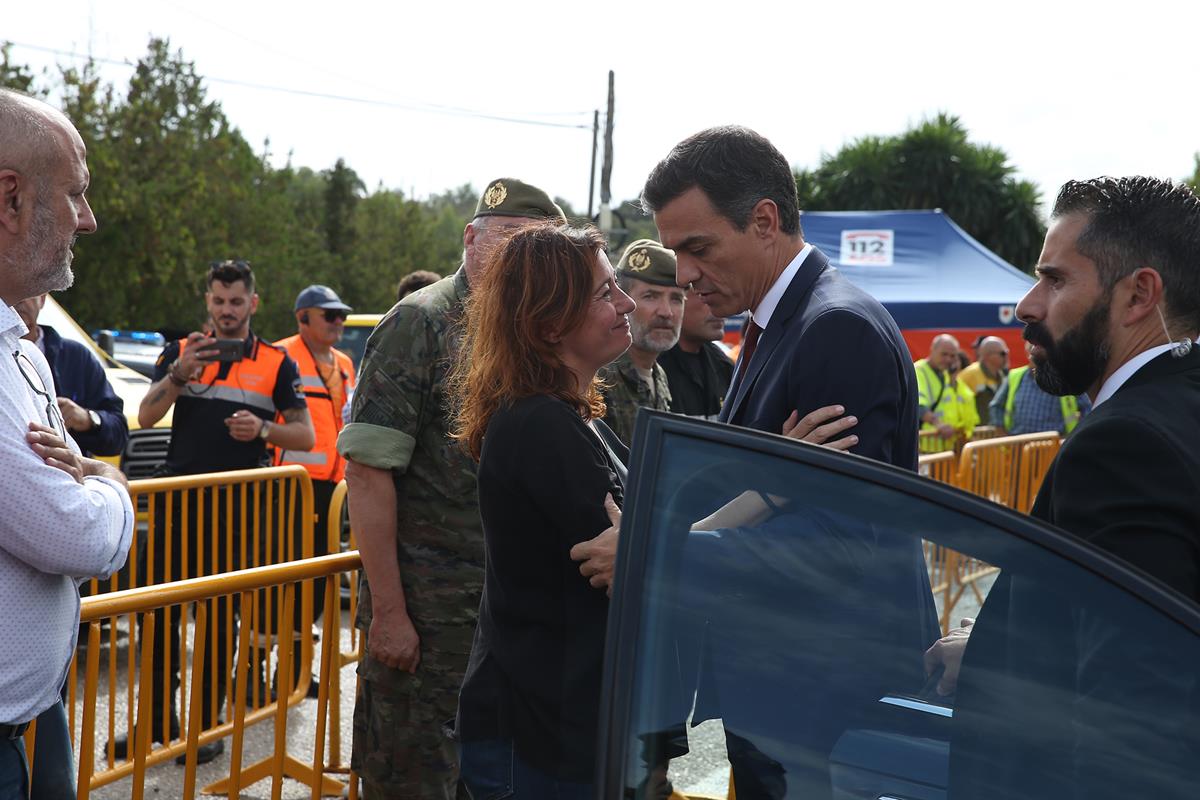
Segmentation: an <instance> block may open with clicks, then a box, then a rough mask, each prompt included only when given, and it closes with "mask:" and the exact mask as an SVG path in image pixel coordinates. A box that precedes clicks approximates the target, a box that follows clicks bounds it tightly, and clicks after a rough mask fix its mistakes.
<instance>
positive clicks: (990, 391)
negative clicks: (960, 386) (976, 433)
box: [958, 336, 1008, 425]
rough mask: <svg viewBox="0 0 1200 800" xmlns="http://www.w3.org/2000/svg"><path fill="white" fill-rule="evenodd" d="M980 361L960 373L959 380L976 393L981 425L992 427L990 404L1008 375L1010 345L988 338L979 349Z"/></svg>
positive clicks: (999, 339) (981, 343) (996, 337)
mask: <svg viewBox="0 0 1200 800" xmlns="http://www.w3.org/2000/svg"><path fill="white" fill-rule="evenodd" d="M977 353H978V355H979V360H978V361H976V362H975V363H974V364H971V365H970V366H968V367H967V368H966V369H964V370H963V371H962V372H960V373H959V375H958V379H959V381H961V382H962V383H965V384H966V385H967V386H969V387H970V388H971V391H972V392H974V393H975V410H976V411H978V412H979V424H981V425H991V424H992V422H991V421H990V420H989V419H988V403H990V402H992V398H993V397H995V396H996V390H997V389H999V388H1000V384H1001V383H1002V382H1003V381H1004V376H1005V375H1007V374H1008V345H1007V344H1006V343H1005V342H1004V340H1003V339H1001V338H1000V337H999V336H987V337H985V338H984V339H983V341H981V342H980V343H979V347H978V349H977Z"/></svg>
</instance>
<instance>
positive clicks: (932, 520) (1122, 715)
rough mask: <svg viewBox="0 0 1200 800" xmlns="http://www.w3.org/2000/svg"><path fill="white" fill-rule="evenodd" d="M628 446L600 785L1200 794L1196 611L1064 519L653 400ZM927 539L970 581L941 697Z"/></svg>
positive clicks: (660, 791)
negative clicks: (676, 411) (958, 644)
mask: <svg viewBox="0 0 1200 800" xmlns="http://www.w3.org/2000/svg"><path fill="white" fill-rule="evenodd" d="M634 443H635V446H634V449H633V453H632V454H631V459H630V486H631V491H630V492H629V493H628V500H627V503H626V507H625V509H624V517H623V520H622V531H621V542H620V553H619V557H618V565H617V575H616V578H615V581H614V592H613V602H612V607H611V611H610V616H609V626H608V638H607V652H606V661H605V673H604V685H603V696H602V710H601V719H602V722H601V738H600V742H601V752H600V753H599V755H598V757H599V760H600V761H599V769H598V771H597V774H598V776H599V785H598V797H602V798H619V797H634V796H638V797H643V796H644V797H653V796H665V793H666V792H667V790H668V789H669V788H671V787H673V788H674V790H675V791H677V792H679V793H681V794H683V795H687V796H717V797H725V796H727V795H726V792H727V790H729V789H730V787H731V785H732V786H733V787H735V788H736V796H737V798H738V800H754V799H755V798H770V799H771V800H778V799H781V798H789V799H791V798H805V800H808V798H820V799H821V800H825V798H834V799H835V800H879V799H880V798H896V800H943V798H946V797H952V798H954V800H959V798H985V797H1022V798H1029V797H1034V798H1036V797H1045V798H1055V799H1056V800H1057V798H1062V797H1088V798H1096V797H1113V798H1118V797H1121V798H1128V797H1156V798H1176V797H1178V798H1182V797H1194V796H1196V794H1197V792H1198V791H1200V788H1198V786H1197V779H1198V778H1200V733H1198V731H1200V725H1197V724H1196V723H1197V710H1198V705H1200V686H1198V685H1197V675H1198V674H1200V637H1198V635H1197V634H1198V632H1200V614H1198V613H1197V606H1196V605H1195V604H1193V603H1192V602H1190V601H1188V600H1186V599H1185V598H1182V597H1180V596H1178V595H1176V594H1174V593H1173V592H1171V591H1170V590H1169V589H1166V588H1165V587H1163V586H1161V585H1159V584H1158V583H1157V582H1156V581H1155V580H1153V579H1152V578H1150V577H1148V576H1146V575H1144V574H1142V573H1140V572H1138V571H1137V570H1135V569H1133V568H1132V567H1129V566H1127V565H1125V564H1123V563H1121V562H1118V561H1116V560H1114V559H1111V558H1109V557H1108V556H1106V555H1105V554H1104V553H1102V552H1100V551H1098V550H1096V549H1094V548H1092V547H1090V546H1088V545H1087V544H1086V543H1084V542H1083V541H1081V540H1080V539H1078V538H1076V537H1073V536H1071V535H1070V534H1067V533H1065V532H1062V531H1059V530H1056V529H1053V528H1051V527H1049V526H1045V525H1041V524H1039V523H1037V522H1035V521H1032V520H1031V519H1029V518H1028V517H1024V516H1021V515H1018V514H1016V513H1013V512H1011V511H1009V510H1007V509H1004V508H1002V507H999V506H996V505H994V504H991V503H987V502H985V501H982V500H980V499H979V498H977V497H975V496H972V495H967V494H965V493H963V492H959V491H957V490H955V489H952V488H949V487H947V486H944V485H942V484H937V483H934V482H932V481H929V480H926V479H922V478H919V477H918V476H916V475H915V474H913V473H911V472H907V471H904V470H899V469H896V468H893V467H890V466H886V465H881V464H878V463H875V462H872V461H868V460H866V459H862V458H857V457H853V456H847V455H844V454H839V453H835V452H833V451H830V450H827V449H824V448H819V447H813V446H809V445H805V444H802V443H798V442H793V441H790V440H786V439H783V438H782V437H778V436H770V435H766V434H761V433H757V432H754V431H749V430H745V429H740V428H735V427H732V426H727V425H719V424H713V423H706V422H702V421H697V420H690V419H684V418H680V417H675V416H671V415H667V414H659V413H652V412H643V413H642V414H641V415H640V416H639V420H638V429H637V432H636V434H635V437H634ZM939 548H941V549H940V550H939ZM937 552H940V553H942V554H945V553H954V554H956V556H955V558H956V559H957V560H956V561H955V562H954V563H957V564H959V565H962V564H970V565H972V567H973V569H974V578H975V581H974V583H973V588H970V589H969V591H966V592H965V593H964V597H965V598H966V600H965V601H964V602H963V603H962V604H961V605H960V606H959V607H958V608H957V609H956V614H955V619H954V620H953V623H952V625H953V626H958V624H959V617H970V618H975V617H977V621H976V622H975V623H974V624H973V625H972V626H971V627H970V633H969V636H968V637H966V640H965V641H966V644H965V648H964V649H963V657H962V660H961V670H960V672H959V675H958V680H957V682H956V683H955V684H954V691H953V692H950V693H946V690H947V689H949V688H950V685H951V683H953V682H952V681H951V680H950V678H952V677H953V668H951V669H950V673H951V674H950V675H949V676H947V675H946V674H945V669H946V668H945V667H944V666H942V665H938V664H933V665H927V664H926V658H925V652H926V650H927V649H928V648H929V647H930V646H931V645H933V644H934V643H935V642H936V641H937V640H938V638H939V637H940V636H941V631H940V630H939V626H938V622H937V619H938V615H939V613H940V608H939V607H938V602H939V601H938V600H936V599H935V598H934V597H933V595H932V593H931V589H930V583H929V575H928V569H929V567H930V564H929V562H928V560H927V559H928V558H929V557H930V555H931V554H933V553H937ZM986 565H991V566H993V567H995V569H984V568H983V567H984V566H986ZM976 595H978V596H976ZM931 667H932V669H931ZM731 776H732V779H733V780H732V784H731V781H730V778H731ZM668 781H669V783H668Z"/></svg>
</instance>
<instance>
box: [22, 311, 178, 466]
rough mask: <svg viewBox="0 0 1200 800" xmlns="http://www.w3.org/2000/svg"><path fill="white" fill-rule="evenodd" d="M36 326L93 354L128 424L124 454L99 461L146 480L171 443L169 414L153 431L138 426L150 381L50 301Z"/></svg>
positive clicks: (163, 457)
mask: <svg viewBox="0 0 1200 800" xmlns="http://www.w3.org/2000/svg"><path fill="white" fill-rule="evenodd" d="M38 324H39V325H47V326H49V327H51V328H54V330H55V331H56V332H57V333H58V335H59V336H61V337H63V338H64V339H70V340H71V341H73V342H79V343H80V344H83V345H85V346H86V347H88V348H89V349H90V350H91V351H92V352H93V353H95V354H96V358H98V359H99V360H100V363H101V364H103V365H104V373H105V377H107V378H108V382H109V383H110V384H111V385H112V387H113V391H114V392H116V393H117V396H118V397H120V398H121V400H122V401H124V403H125V419H126V420H127V421H128V423H129V444H127V445H126V446H125V453H124V454H123V455H121V456H120V457H115V456H114V457H109V458H105V459H103V460H104V461H108V462H110V463H112V464H116V465H117V466H119V467H120V468H121V470H122V471H124V473H125V474H126V475H127V476H128V477H130V478H147V477H150V475H152V474H153V473H154V471H155V470H156V469H158V467H159V466H160V465H161V464H162V462H163V461H164V460H165V459H166V457H167V445H168V444H170V442H171V412H170V411H168V412H167V415H166V416H165V417H163V418H162V419H161V420H159V421H158V424H157V425H155V426H154V427H153V428H146V429H143V428H141V427H140V426H139V425H138V419H137V416H138V406H139V405H141V402H142V398H143V397H145V396H146V392H147V391H148V390H149V389H150V379H149V378H147V377H145V376H144V375H141V374H139V373H137V372H136V371H134V370H132V369H130V368H129V367H127V366H125V365H123V364H121V363H119V362H117V361H116V359H114V358H113V357H112V356H110V355H109V354H108V353H106V352H104V350H102V349H101V348H100V346H99V345H97V344H96V342H95V341H93V340H92V337H90V336H88V335H87V333H86V332H85V331H84V330H83V328H81V327H79V324H78V323H77V322H75V320H74V319H72V318H71V315H70V314H68V313H67V312H66V311H65V310H64V309H63V307H62V306H61V305H59V304H58V302H57V301H56V300H55V299H54V298H53V297H50V296H48V297H47V298H46V305H45V306H44V307H43V308H42V312H41V314H40V315H39V316H38Z"/></svg>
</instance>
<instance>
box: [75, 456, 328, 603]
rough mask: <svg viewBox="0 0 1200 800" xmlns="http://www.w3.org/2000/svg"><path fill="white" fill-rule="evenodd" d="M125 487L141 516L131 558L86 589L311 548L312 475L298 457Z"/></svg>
mask: <svg viewBox="0 0 1200 800" xmlns="http://www.w3.org/2000/svg"><path fill="white" fill-rule="evenodd" d="M129 495H130V499H131V500H132V501H133V506H134V508H136V509H138V522H139V524H138V525H137V527H136V529H135V530H134V537H133V542H132V544H131V545H130V548H129V561H128V563H127V564H126V566H125V568H124V569H122V570H120V571H119V572H118V573H116V574H114V575H113V576H112V577H111V578H110V579H108V580H107V581H97V580H92V581H90V582H89V583H88V584H87V586H88V589H87V591H86V593H87V594H88V595H95V594H99V593H100V592H105V591H118V590H120V589H131V588H133V587H135V586H149V585H152V584H155V583H165V582H166V580H167V579H172V580H182V579H185V578H197V577H200V576H202V575H217V574H220V573H222V572H229V571H231V570H235V569H245V568H248V567H258V566H263V565H265V564H277V563H280V562H282V561H294V560H296V559H299V558H306V557H308V556H311V555H312V553H313V538H312V536H313V532H312V524H311V520H312V519H313V499H312V497H313V495H312V481H311V479H310V478H309V475H308V472H307V470H305V469H304V467H301V466H298V465H292V466H288V467H267V468H263V469H247V470H234V471H230V472H209V473H203V474H200V475H177V476H173V477H169V478H147V479H144V480H136V481H130V483H129ZM298 516H299V519H298ZM304 520H309V521H310V522H309V523H308V524H307V525H303V522H304ZM298 522H299V523H300V524H301V525H302V527H297V524H298ZM201 544H203V545H206V547H203V548H201V547H199V546H198V545H201ZM156 568H157V571H158V572H159V573H160V574H159V575H157V576H156V575H155V574H153V573H154V572H155V570H156ZM170 573H178V574H177V575H171V574H170Z"/></svg>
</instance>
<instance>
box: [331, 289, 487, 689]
mask: <svg viewBox="0 0 1200 800" xmlns="http://www.w3.org/2000/svg"><path fill="white" fill-rule="evenodd" d="M467 291H468V287H467V279H466V273H465V272H464V271H463V270H462V269H460V270H459V271H458V272H457V273H456V274H454V275H452V276H450V277H447V278H443V279H442V280H440V281H438V282H437V283H435V284H433V285H432V286H429V287H427V288H425V289H422V290H420V291H418V292H415V293H413V294H411V295H409V296H408V297H405V298H404V299H403V300H401V301H400V302H399V303H397V304H396V305H395V306H393V307H392V310H391V311H389V312H388V313H387V315H386V316H385V317H384V318H383V319H382V320H381V321H380V323H379V325H378V326H377V327H376V328H375V331H374V332H373V333H372V334H371V337H370V338H369V339H368V340H367V347H366V352H365V353H364V355H363V362H362V371H361V373H360V375H359V381H358V388H357V389H356V391H355V393H354V404H353V408H352V410H351V417H350V424H349V425H347V426H346V427H345V429H344V430H343V431H342V433H341V435H340V436H339V437H338V452H340V453H341V454H342V455H343V456H345V457H346V458H348V459H351V460H353V461H356V462H358V463H360V464H365V465H367V466H371V467H376V468H378V469H388V470H391V472H392V475H393V479H394V481H395V485H396V550H397V554H398V560H399V565H400V579H401V582H402V583H403V586H404V596H405V602H406V604H407V606H408V615H409V617H410V618H411V619H412V621H413V625H414V626H415V627H416V629H417V633H418V635H419V636H420V637H421V648H422V650H423V651H425V650H428V649H432V650H435V651H439V652H444V653H456V654H462V655H466V654H468V653H470V649H471V637H472V635H473V634H474V629H475V619H476V617H477V614H478V610H479V599H480V594H481V592H482V587H483V528H482V525H481V523H480V521H479V503H478V500H477V496H476V484H475V462H474V461H472V459H471V457H470V456H469V455H468V454H467V453H466V451H465V450H463V449H462V448H461V447H460V446H459V444H458V443H457V442H455V441H454V440H453V439H451V438H450V437H449V428H450V418H449V407H448V402H447V398H446V396H445V390H446V379H447V374H448V372H449V370H450V367H451V364H452V363H453V359H454V358H455V356H456V354H457V350H458V345H459V342H460V339H461V335H460V331H459V329H458V326H457V323H458V321H459V319H460V318H461V317H462V313H463V305H464V302H465V300H466V297H467ZM354 501H355V502H359V503H364V502H366V503H369V502H370V498H369V497H368V498H365V499H364V498H354ZM367 569H368V570H369V569H370V565H367ZM364 573H365V571H364ZM362 586H363V592H362V595H361V597H360V600H359V605H358V616H357V618H356V620H355V621H356V624H357V625H358V627H359V628H361V629H362V630H367V629H368V628H369V627H370V624H371V596H370V589H369V587H368V586H367V582H366V580H365V574H364V580H363V581H362ZM464 663H465V662H464ZM366 677H368V678H370V677H371V676H370V675H367V676H366Z"/></svg>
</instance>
